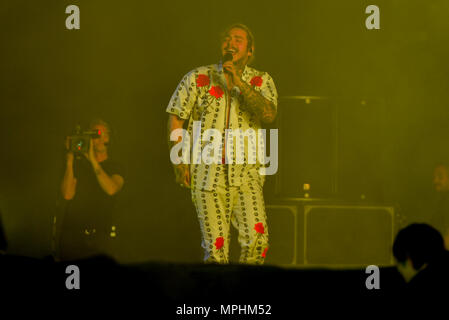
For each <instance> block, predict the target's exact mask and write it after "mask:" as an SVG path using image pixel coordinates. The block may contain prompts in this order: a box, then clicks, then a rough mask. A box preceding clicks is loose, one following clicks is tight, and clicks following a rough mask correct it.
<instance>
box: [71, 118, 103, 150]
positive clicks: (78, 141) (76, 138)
mask: <svg viewBox="0 0 449 320" xmlns="http://www.w3.org/2000/svg"><path fill="white" fill-rule="evenodd" d="M100 135H101V132H100V130H87V131H81V126H79V125H78V126H76V129H75V134H74V135H72V136H70V151H72V152H73V153H75V154H82V153H88V152H89V147H90V145H89V143H90V139H95V138H98V137H100Z"/></svg>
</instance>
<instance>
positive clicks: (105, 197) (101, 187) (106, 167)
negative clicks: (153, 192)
mask: <svg viewBox="0 0 449 320" xmlns="http://www.w3.org/2000/svg"><path fill="white" fill-rule="evenodd" d="M89 129H90V130H94V131H96V132H98V134H97V135H96V136H93V137H91V138H90V143H89V145H88V148H87V150H84V151H86V152H81V153H80V152H77V153H76V154H75V153H74V152H73V151H74V150H73V149H74V148H73V141H71V137H67V139H66V149H67V154H66V168H65V173H64V178H63V180H62V184H61V193H62V196H63V198H64V199H65V200H66V202H67V203H66V209H65V214H64V218H63V221H62V228H61V236H60V242H59V250H58V251H59V259H61V260H73V259H80V258H85V257H88V256H92V255H97V254H103V253H105V252H104V249H105V246H106V247H107V246H108V242H109V241H110V240H111V239H112V238H113V236H115V227H113V226H112V211H113V206H114V199H115V195H116V194H117V193H118V192H119V191H120V190H121V189H122V187H123V184H124V178H123V176H124V175H123V170H122V168H121V166H120V165H118V164H117V163H115V162H113V161H111V160H110V159H109V156H108V144H109V141H110V127H109V125H108V124H107V123H106V122H104V121H103V120H95V121H93V122H92V123H91V125H90V128H89ZM71 145H72V146H71ZM82 151H83V150H82Z"/></svg>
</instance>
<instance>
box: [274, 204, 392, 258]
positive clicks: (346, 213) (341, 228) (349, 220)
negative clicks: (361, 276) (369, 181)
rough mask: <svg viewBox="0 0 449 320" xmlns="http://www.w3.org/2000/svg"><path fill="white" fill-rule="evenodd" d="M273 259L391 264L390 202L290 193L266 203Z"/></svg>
mask: <svg viewBox="0 0 449 320" xmlns="http://www.w3.org/2000/svg"><path fill="white" fill-rule="evenodd" d="M266 210H267V217H268V226H269V231H270V232H269V236H270V237H269V239H270V249H269V250H268V252H267V258H266V263H267V264H273V265H283V266H288V265H309V266H327V265H331V266H337V265H338V266H365V265H370V264H375V265H379V266H388V265H392V264H393V255H392V245H393V241H394V235H395V233H396V221H397V218H396V213H395V209H394V206H386V205H376V204H363V203H343V202H339V201H318V200H314V199H294V200H288V201H283V202H282V203H279V204H269V205H267V206H266Z"/></svg>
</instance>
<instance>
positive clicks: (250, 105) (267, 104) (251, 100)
mask: <svg viewBox="0 0 449 320" xmlns="http://www.w3.org/2000/svg"><path fill="white" fill-rule="evenodd" d="M236 85H237V86H238V87H239V88H240V91H241V92H242V96H243V100H244V102H245V107H247V109H248V111H249V112H251V113H252V114H254V115H255V116H256V117H258V118H259V119H260V120H261V121H262V122H264V123H272V122H273V121H274V119H275V118H276V113H277V111H276V107H275V105H274V104H273V102H271V101H270V100H268V99H266V98H265V97H264V96H262V94H261V93H260V92H257V91H256V90H254V89H253V88H251V86H250V85H249V84H247V83H246V82H244V81H242V80H240V81H238V83H236Z"/></svg>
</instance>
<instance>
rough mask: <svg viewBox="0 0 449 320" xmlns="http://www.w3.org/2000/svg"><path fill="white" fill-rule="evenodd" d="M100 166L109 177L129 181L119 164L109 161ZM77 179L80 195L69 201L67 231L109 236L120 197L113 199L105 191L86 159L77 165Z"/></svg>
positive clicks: (66, 217)
mask: <svg viewBox="0 0 449 320" xmlns="http://www.w3.org/2000/svg"><path fill="white" fill-rule="evenodd" d="M100 166H101V167H102V168H103V170H104V171H105V172H106V173H107V174H108V175H109V176H112V175H114V174H118V175H120V176H121V177H123V178H125V177H124V170H123V167H122V166H121V165H120V164H118V163H117V162H113V161H111V160H109V159H107V160H105V161H103V162H100ZM74 175H75V178H76V179H77V184H76V192H75V196H74V197H73V199H72V200H69V201H67V202H68V203H67V207H66V213H65V217H64V222H63V225H64V227H63V229H64V230H73V231H78V230H80V229H81V230H83V229H96V230H97V231H100V232H109V231H110V228H111V224H112V212H113V208H114V200H115V198H116V195H117V194H115V195H114V196H110V195H108V194H107V193H106V192H105V191H104V190H103V189H102V188H101V186H100V184H99V182H98V179H97V177H96V175H95V172H94V169H93V167H92V164H91V163H90V162H89V161H88V160H87V159H85V158H81V159H79V160H76V161H75V163H74Z"/></svg>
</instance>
